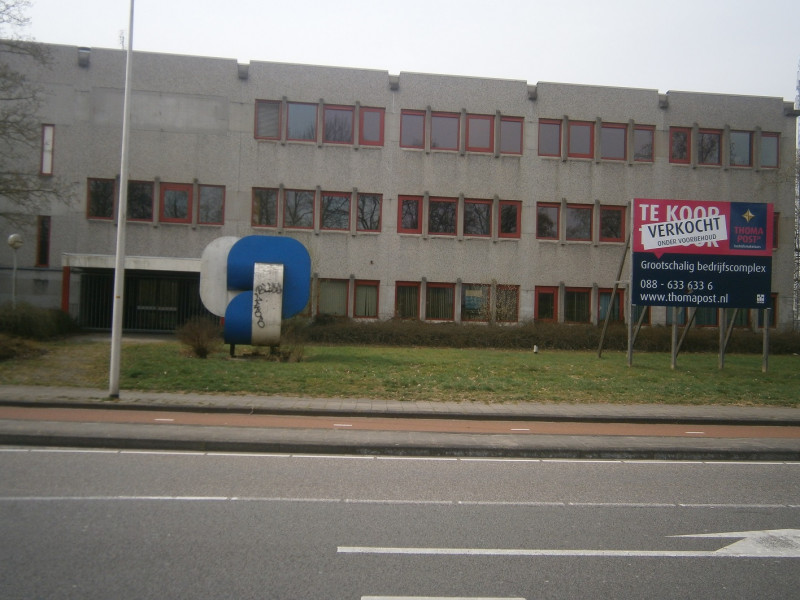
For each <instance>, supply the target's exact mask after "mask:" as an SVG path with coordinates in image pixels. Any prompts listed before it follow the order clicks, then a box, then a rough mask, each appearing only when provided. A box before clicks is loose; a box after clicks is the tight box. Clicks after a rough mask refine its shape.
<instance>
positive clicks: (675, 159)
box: [669, 127, 692, 165]
mask: <svg viewBox="0 0 800 600" xmlns="http://www.w3.org/2000/svg"><path fill="white" fill-rule="evenodd" d="M678 134H682V135H685V136H686V156H684V157H681V156H676V155H675V136H676V135H678ZM669 162H671V163H673V164H678V165H688V164H690V163H691V162H692V128H691V127H670V128H669Z"/></svg>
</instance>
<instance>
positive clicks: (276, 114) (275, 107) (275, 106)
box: [256, 100, 281, 140]
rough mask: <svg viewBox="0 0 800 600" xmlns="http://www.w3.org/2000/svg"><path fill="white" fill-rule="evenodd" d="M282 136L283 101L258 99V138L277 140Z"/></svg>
mask: <svg viewBox="0 0 800 600" xmlns="http://www.w3.org/2000/svg"><path fill="white" fill-rule="evenodd" d="M280 137H281V103H280V102H277V101H275V100H256V138H258V139H262V140H277V139H280Z"/></svg>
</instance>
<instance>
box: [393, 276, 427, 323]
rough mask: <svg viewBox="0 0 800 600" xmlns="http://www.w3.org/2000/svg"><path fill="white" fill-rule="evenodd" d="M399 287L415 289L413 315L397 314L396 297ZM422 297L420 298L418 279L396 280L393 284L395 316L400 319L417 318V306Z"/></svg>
mask: <svg viewBox="0 0 800 600" xmlns="http://www.w3.org/2000/svg"><path fill="white" fill-rule="evenodd" d="M400 288H416V290H417V307H416V311H415V313H414V315H413V316H410V317H401V316H400V315H399V314H397V304H398V302H397V297H398V295H399V292H400ZM421 301H422V299H421V298H420V283H419V282H418V281H396V282H395V284H394V314H395V317H397V318H401V319H419V308H420V303H421Z"/></svg>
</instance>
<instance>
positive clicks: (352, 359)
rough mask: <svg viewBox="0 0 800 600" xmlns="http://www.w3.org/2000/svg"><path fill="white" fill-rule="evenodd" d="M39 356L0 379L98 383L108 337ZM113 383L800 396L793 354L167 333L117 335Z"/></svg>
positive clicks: (747, 398) (755, 399) (541, 395)
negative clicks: (283, 358) (195, 337)
mask: <svg viewBox="0 0 800 600" xmlns="http://www.w3.org/2000/svg"><path fill="white" fill-rule="evenodd" d="M40 347H41V348H42V349H43V350H46V354H44V355H38V356H37V355H33V356H31V357H28V358H24V359H22V358H19V359H12V360H7V361H3V362H0V381H2V382H4V383H6V384H19V385H58V386H61V385H66V386H86V387H94V388H103V387H105V386H106V385H107V382H108V365H109V344H108V342H102V341H80V340H79V339H72V340H62V341H54V342H46V343H40ZM121 387H122V389H123V390H143V391H164V392H183V393H187V392H199V393H209V394H214V393H223V394H256V395H284V396H306V397H346V398H382V399H393V400H430V401H445V400H447V401H461V400H468V401H475V402H520V401H535V402H609V403H667V404H728V405H780V406H798V405H800V392H798V390H800V357H799V356H796V355H776V356H772V357H770V362H769V372H767V373H762V372H761V358H760V356H758V355H752V354H731V355H728V356H727V357H726V367H725V369H723V370H719V369H718V368H717V356H716V354H711V353H707V354H706V353H697V354H683V355H681V356H679V358H678V369H676V370H674V371H673V370H671V369H670V359H669V355H668V354H664V353H646V352H643V353H637V354H636V355H635V356H634V364H633V367H628V366H627V364H626V357H625V353H624V352H616V351H612V352H608V351H607V352H606V353H604V355H603V358H602V359H598V358H597V355H596V353H595V352H588V351H547V352H540V353H539V354H534V353H532V352H530V351H522V350H491V349H482V350H475V349H451V348H419V347H416V348H403V347H374V346H372V347H358V346H323V345H313V346H309V345H307V346H306V347H305V356H304V359H303V361H302V362H296V363H280V362H273V361H269V360H267V357H266V356H265V355H258V354H244V355H242V354H240V355H239V356H238V357H236V358H230V357H229V356H228V354H227V351H220V352H216V353H213V354H211V355H210V356H209V357H208V358H207V359H205V360H201V359H197V358H193V357H190V356H188V355H187V352H186V350H185V348H183V347H182V346H181V345H180V344H178V343H177V342H174V343H173V342H163V343H127V342H126V343H125V344H124V345H123V351H122V367H121Z"/></svg>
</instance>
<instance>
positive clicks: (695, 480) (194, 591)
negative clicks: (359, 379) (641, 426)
mask: <svg viewBox="0 0 800 600" xmlns="http://www.w3.org/2000/svg"><path fill="white" fill-rule="evenodd" d="M799 490H800V463H735V462H725V463H716V462H678V463H676V462H657V461H568V460H500V459H465V458H459V459H420V458H398V457H355V456H336V457H333V456H303V455H275V454H270V455H246V454H213V453H171V452H134V451H97V450H92V451H79V450H70V449H64V450H58V449H26V448H1V449H0V597H2V598H4V599H17V598H80V599H93V598H104V599H106V598H120V599H127V598H153V599H155V598H158V599H170V598H193V599H194V598H237V599H245V598H259V599H263V598H281V599H283V598H297V599H303V600H315V599H323V598H324V599H328V600H330V599H339V598H342V599H345V598H346V599H362V600H363V599H371V600H372V599H380V600H387V599H389V598H421V597H425V598H503V599H511V598H514V599H519V598H525V599H526V600H533V599H541V598H567V599H569V598H594V599H597V598H681V599H685V598H726V599H728V598H790V597H796V594H797V590H798V589H800V569H798V566H800V538H798V533H800V531H799V530H800V496H799V494H798V491H799ZM752 532H762V533H752ZM763 532H771V533H763ZM709 534H723V536H724V537H694V536H698V535H704V536H707V535H709ZM675 536H692V537H675Z"/></svg>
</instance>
